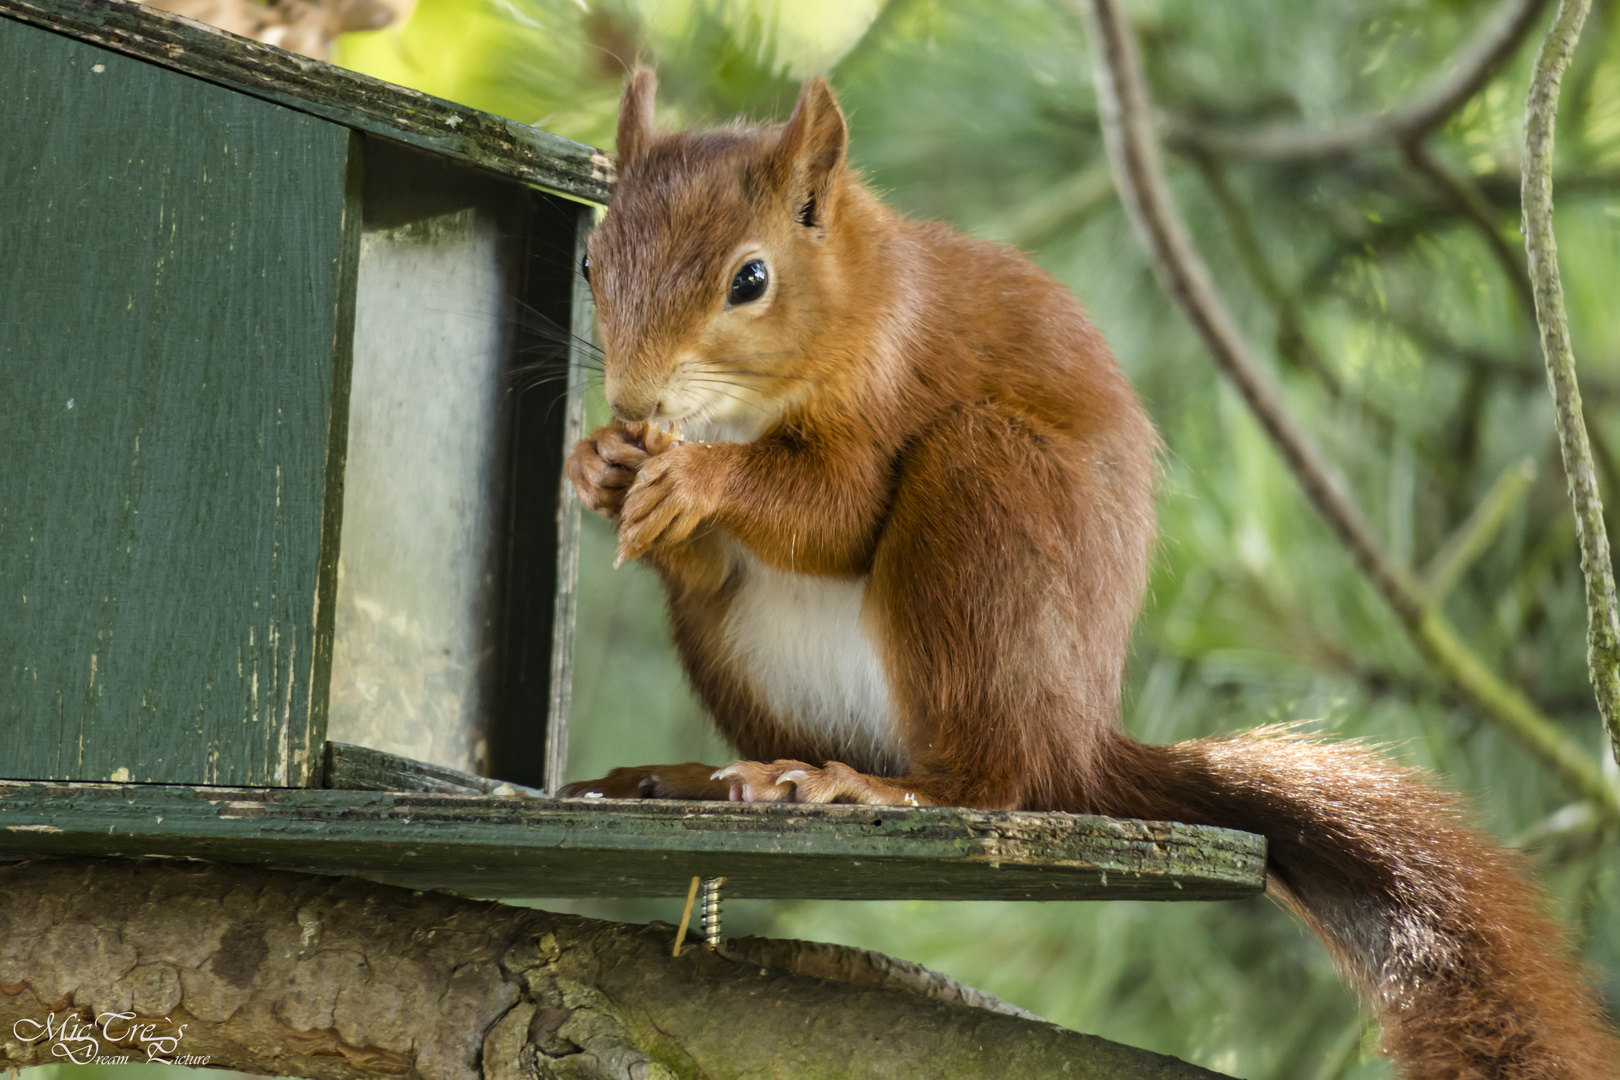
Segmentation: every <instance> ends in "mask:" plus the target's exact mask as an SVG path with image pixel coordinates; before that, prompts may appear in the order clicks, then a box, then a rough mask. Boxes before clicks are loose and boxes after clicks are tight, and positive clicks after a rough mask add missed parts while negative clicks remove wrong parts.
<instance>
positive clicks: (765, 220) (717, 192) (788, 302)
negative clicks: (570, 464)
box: [586, 68, 849, 438]
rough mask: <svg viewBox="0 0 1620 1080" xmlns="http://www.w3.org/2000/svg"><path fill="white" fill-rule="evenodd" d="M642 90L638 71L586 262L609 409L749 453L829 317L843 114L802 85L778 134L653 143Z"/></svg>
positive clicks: (796, 388) (834, 288) (821, 82)
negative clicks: (716, 437) (713, 435)
mask: <svg viewBox="0 0 1620 1080" xmlns="http://www.w3.org/2000/svg"><path fill="white" fill-rule="evenodd" d="M656 88H657V80H656V79H655V77H654V76H653V73H652V72H651V71H649V70H647V69H645V68H642V69H639V70H637V71H636V72H635V73H634V74H632V75H631V76H630V81H629V83H628V85H627V86H626V87H625V91H624V98H623V100H622V102H621V105H620V112H619V137H618V143H619V145H618V154H619V180H618V184H617V186H616V188H615V189H614V193H613V200H612V202H611V204H610V205H609V207H608V213H607V216H606V217H605V218H604V219H603V221H602V224H601V225H600V226H599V227H598V228H597V229H596V230H595V231H594V232H593V233H592V235H591V238H590V242H589V246H588V248H587V252H588V254H587V256H586V274H587V276H588V278H589V279H590V283H591V289H592V292H593V293H594V294H595V297H596V309H597V322H598V326H599V327H600V329H601V333H602V344H603V347H604V351H605V354H606V391H607V399H608V404H609V405H611V406H612V408H613V412H614V415H616V416H617V417H619V418H620V419H621V420H627V421H639V420H651V421H654V422H662V423H678V422H681V421H691V422H693V423H704V424H709V425H714V426H716V427H718V428H720V429H721V430H728V431H732V432H741V433H745V434H743V435H741V436H740V437H744V438H751V437H754V436H756V435H757V434H759V433H760V432H762V431H763V430H765V429H766V428H768V427H769V426H770V424H771V422H772V421H773V420H774V419H776V417H778V416H780V415H781V412H782V410H783V409H785V408H786V407H787V406H788V404H790V403H791V402H792V401H793V399H794V398H796V397H798V396H800V394H801V393H802V392H803V390H804V388H805V380H806V378H807V376H808V375H810V374H811V373H810V372H809V371H808V369H807V368H806V365H805V363H804V362H803V361H804V358H805V356H806V353H807V351H808V350H809V348H810V347H811V345H812V343H813V342H816V341H817V339H818V335H819V334H820V333H821V332H822V331H823V330H824V329H825V316H826V313H827V312H828V311H829V310H836V305H835V303H834V301H835V300H837V299H838V298H839V293H840V284H841V282H840V274H839V270H838V264H837V260H836V258H835V256H834V252H833V250H832V249H833V248H834V247H836V243H835V242H833V241H835V240H836V232H837V225H838V223H839V220H840V219H839V215H840V212H841V210H842V209H843V206H842V203H843V202H844V201H846V200H845V199H844V198H843V197H844V195H845V192H846V188H847V185H848V181H847V180H846V177H845V171H846V170H845V163H844V162H845V152H846V149H847V146H848V142H849V135H848V131H847V129H846V128H845V126H844V115H843V113H842V112H841V111H840V110H839V108H838V102H837V100H836V99H835V98H834V97H833V93H832V90H831V88H830V87H829V86H828V85H827V80H826V79H824V78H815V79H811V80H810V81H809V82H807V83H805V84H804V88H803V89H802V90H801V91H800V93H799V100H798V103H797V104H796V105H795V106H794V108H793V115H792V117H791V118H789V120H788V122H787V123H786V124H784V125H783V126H781V127H780V128H744V127H734V128H728V129H722V130H719V131H707V132H676V133H671V134H661V133H659V132H658V131H657V130H656V129H655V128H654V126H653V94H654V92H655V90H656ZM746 433H752V434H746Z"/></svg>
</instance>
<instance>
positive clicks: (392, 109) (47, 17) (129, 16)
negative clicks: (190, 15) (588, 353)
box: [0, 0, 613, 203]
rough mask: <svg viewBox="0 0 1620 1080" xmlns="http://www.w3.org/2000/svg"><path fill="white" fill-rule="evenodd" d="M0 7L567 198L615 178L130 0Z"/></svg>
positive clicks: (456, 115)
mask: <svg viewBox="0 0 1620 1080" xmlns="http://www.w3.org/2000/svg"><path fill="white" fill-rule="evenodd" d="M0 16H3V17H8V18H11V19H18V20H21V21H23V22H28V23H33V24H34V25H36V26H41V27H44V28H46V29H50V30H55V31H58V32H60V33H63V34H70V35H72V36H73V37H76V38H79V39H82V40H84V41H91V42H95V43H97V44H100V45H104V46H106V47H107V48H108V49H112V50H116V51H118V52H121V53H124V54H126V55H128V56H133V57H138V58H140V59H142V60H146V61H148V62H150V63H154V64H161V65H163V66H165V67H169V68H173V69H175V70H176V71H183V72H185V73H186V74H188V75H195V76H197V77H198V78H202V79H207V80H209V81H211V82H216V83H219V84H220V85H222V86H227V87H230V88H232V89H234V90H240V91H243V92H245V93H248V94H252V95H255V96H257V97H261V98H264V99H265V100H267V101H273V102H276V103H277V104H279V105H285V106H287V107H288V108H292V109H297V110H299V111H301V112H306V113H310V114H313V115H315V116H319V117H323V118H325V119H327V120H331V121H334V122H335V123H338V124H342V125H344V126H346V127H350V128H354V129H356V130H359V131H364V132H367V133H370V134H373V135H383V136H386V137H388V138H390V139H396V140H398V141H400V142H403V143H407V144H409V145H411V146H415V147H419V148H421V149H424V150H431V151H434V152H435V153H438V154H443V155H446V156H448V157H452V158H457V159H460V160H462V161H466V162H468V163H470V164H473V165H477V166H479V167H480V168H484V169H489V170H491V171H492V172H496V173H499V174H501V175H503V176H509V177H513V178H515V179H517V180H521V181H523V182H524V183H526V184H530V185H533V186H536V187H541V188H545V189H547V190H549V191H553V192H556V193H558V194H562V195H567V196H569V197H571V198H575V199H582V200H585V201H588V202H596V203H605V202H606V201H607V197H608V193H609V191H610V190H611V186H612V183H613V161H612V159H611V158H610V157H608V156H607V155H606V154H603V153H602V152H600V151H598V150H595V149H593V148H591V147H589V146H585V145H583V144H581V143H576V142H573V141H571V140H569V139H564V138H562V137H561V136H558V135H553V134H551V133H550V132H547V131H541V130H539V129H538V128H532V127H529V126H527V125H526V124H520V123H517V122H515V121H512V120H507V119H504V118H502V117H499V116H492V115H490V114H489V113H483V112H479V111H477V110H476V109H469V108H467V107H465V106H463V105H457V104H454V103H452V102H449V101H444V100H443V99H440V98H436V97H431V96H429V95H427V94H423V93H419V92H418V91H415V90H408V89H406V88H404V87H401V86H394V85H393V84H391V83H385V82H383V81H381V80H380V79H373V78H371V77H370V76H367V75H361V74H359V73H357V72H353V71H347V70H344V69H343V68H339V67H335V66H333V65H331V64H327V63H322V62H321V61H318V60H311V59H309V58H308V57H304V56H299V55H297V54H296V53H290V52H287V51H285V50H283V49H278V48H275V47H274V46H271V45H263V44H260V43H259V42H256V41H250V40H248V39H247V38H242V37H238V36H236V35H235V34H231V33H227V32H225V31H223V30H218V29H216V28H214V27H211V26H204V25H203V24H201V23H196V22H192V21H191V20H190V19H185V18H182V17H180V16H178V15H173V14H170V13H169V12H166V11H158V10H156V9H154V8H147V7H142V6H141V5H140V4H137V3H131V2H128V0H0ZM8 129H10V124H9V122H8Z"/></svg>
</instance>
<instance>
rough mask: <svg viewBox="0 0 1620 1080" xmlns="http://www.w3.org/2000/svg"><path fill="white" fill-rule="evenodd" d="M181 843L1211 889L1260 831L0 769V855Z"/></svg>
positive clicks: (594, 866) (1105, 888)
mask: <svg viewBox="0 0 1620 1080" xmlns="http://www.w3.org/2000/svg"><path fill="white" fill-rule="evenodd" d="M40 855H106V856H127V857H159V858H197V859H207V860H211V861H217V862H228V863H242V864H249V865H254V866H263V867H275V868H280V869H288V870H303V871H309V872H313V873H322V874H360V875H363V876H365V877H369V878H372V879H375V880H377V881H385V882H390V883H393V884H397V885H404V886H408V887H411V888H418V889H433V888H447V889H453V890H455V891H456V892H459V893H463V894H467V895H471V896H481V897H577V896H617V897H627V896H683V895H685V892H686V886H687V883H688V882H689V881H690V880H691V878H692V876H693V875H694V874H698V875H703V876H706V877H714V876H721V875H723V876H724V877H725V878H726V879H727V883H726V894H727V895H728V896H749V897H802V898H821V899H849V900H856V899H859V900H879V899H884V900H897V899H954V900H1106V899H1121V900H1123V899H1133V900H1223V899H1229V898H1233V897H1239V896H1246V895H1250V894H1253V893H1256V892H1258V891H1260V890H1261V889H1262V888H1263V887H1264V882H1265V840H1264V839H1263V838H1261V837H1258V836H1252V835H1250V834H1247V833H1240V832H1232V831H1229V830H1226V829H1213V828H1207V827H1202V826H1189V825H1179V824H1168V823H1164V822H1148V821H1117V820H1113V819H1110V818H1102V817H1089V816H1083V815H1074V814H1038V813H1022V812H1008V811H985V810H964V809H960V808H956V807H924V808H921V809H904V808H899V807H895V808H887V807H868V806H779V805H778V806H772V805H759V804H740V803H674V802H658V801H640V800H623V801H618V800H616V801H613V802H602V801H595V800H583V799H565V800H558V799H538V798H532V797H526V796H523V795H453V794H421V793H404V792H386V791H354V790H347V791H345V790H306V789H293V788H228V787H187V786H169V785H159V784H87V783H40V782H22V781H4V780H0V859H18V858H29V857H33V856H40Z"/></svg>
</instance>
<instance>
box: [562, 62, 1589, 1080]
mask: <svg viewBox="0 0 1620 1080" xmlns="http://www.w3.org/2000/svg"><path fill="white" fill-rule="evenodd" d="M655 89H656V80H655V78H654V76H653V74H652V72H650V71H648V70H645V69H641V70H638V71H636V72H635V73H634V74H633V75H632V76H631V78H630V81H629V83H628V85H627V87H626V89H625V92H624V97H623V101H622V102H621V112H620V119H619V129H618V155H619V180H618V184H617V187H616V188H615V189H614V194H613V198H612V202H611V204H610V206H609V208H608V213H607V215H606V217H605V218H604V219H603V221H602V223H601V225H600V226H599V227H598V228H597V229H596V230H595V231H594V232H593V234H592V235H591V238H590V240H589V244H588V247H587V249H586V250H587V256H586V273H587V276H588V278H589V281H590V285H591V288H592V290H593V292H594V294H595V298H596V308H597V318H598V326H599V329H600V332H601V340H602V345H603V349H604V357H605V390H606V394H607V399H608V403H609V404H610V405H611V407H612V410H613V414H614V417H615V419H614V422H613V423H611V424H609V425H608V426H606V427H603V428H600V429H598V430H596V431H594V432H592V433H591V434H590V435H589V436H588V437H587V438H585V439H584V440H582V441H581V442H580V443H579V444H578V445H577V446H576V447H575V448H574V450H573V452H572V454H571V456H570V457H569V460H568V464H567V469H568V475H569V477H570V478H571V479H572V481H573V483H574V485H575V486H576V487H577V489H578V491H579V493H580V497H581V498H582V500H583V501H584V504H585V505H586V506H588V507H590V508H591V509H593V510H596V511H597V512H599V513H601V514H602V515H604V516H605V517H607V518H608V520H610V521H612V522H614V523H616V525H617V526H618V543H619V558H620V559H621V560H625V559H637V558H640V559H644V560H645V561H646V562H648V563H649V564H651V565H652V566H653V567H654V568H655V569H656V570H657V572H658V574H659V576H660V577H661V579H662V581H663V585H664V589H665V591H666V594H667V598H668V606H669V613H670V617H671V619H672V621H673V625H674V632H675V640H676V643H677V645H678V647H679V650H680V654H681V658H682V661H683V663H684V665H685V669H686V672H687V674H688V676H689V677H690V679H691V681H692V684H693V686H694V687H695V688H696V690H697V693H698V695H699V697H700V698H701V699H702V701H703V704H704V705H705V707H706V708H707V710H708V711H709V712H710V713H711V715H712V716H713V717H714V720H715V723H716V724H717V725H718V727H719V729H720V731H721V733H722V734H723V735H724V736H725V737H726V738H727V739H728V740H729V741H730V742H731V744H732V745H733V746H735V747H736V748H737V750H738V751H739V752H740V753H741V754H742V755H744V757H745V760H743V761H739V762H737V763H735V764H733V765H730V766H727V767H725V768H721V769H716V768H714V767H713V766H710V765H701V764H696V763H687V764H683V765H651V766H641V767H635V768H622V769H615V770H613V771H612V772H611V773H609V774H608V775H607V776H606V777H603V778H602V779H599V780H591V781H587V782H584V783H576V784H571V785H569V786H568V787H566V788H565V789H564V790H563V794H564V795H568V796H577V795H584V794H586V793H591V794H595V795H599V796H607V797H643V798H676V799H732V800H738V799H742V800H750V801H796V802H860V803H873V804H902V805H919V804H921V805H927V804H945V805H960V806H972V807H984V808H991V809H1024V810H1060V811H1068V812H1072V813H1085V814H1109V815H1114V816H1120V817H1136V818H1150V819H1159V820H1174V821H1183V822H1190V823H1197V824H1209V825H1218V826H1224V827H1227V828H1233V829H1243V830H1247V831H1250V832H1256V833H1261V834H1263V835H1264V836H1266V837H1267V838H1268V841H1269V851H1270V854H1269V885H1268V888H1269V891H1270V892H1271V894H1272V895H1273V896H1274V897H1275V898H1276V899H1277V900H1278V901H1279V902H1280V903H1282V904H1283V905H1284V906H1285V907H1287V908H1288V909H1290V910H1291V911H1293V912H1295V913H1296V914H1297V915H1298V916H1299V917H1301V918H1302V919H1303V920H1304V921H1305V922H1306V923H1307V924H1309V925H1310V927H1311V928H1312V929H1313V930H1315V931H1316V933H1317V934H1318V935H1319V936H1320V937H1321V938H1322V939H1323V940H1324V942H1325V943H1326V944H1327V946H1328V948H1329V949H1330V950H1331V951H1332V953H1333V956H1334V958H1335V960H1336V961H1337V963H1338V965H1339V968H1340V970H1341V971H1342V972H1343V973H1344V974H1345V976H1346V977H1347V979H1348V981H1349V982H1350V983H1351V984H1352V985H1353V986H1354V987H1355V989H1356V990H1357V991H1358V992H1359V993H1360V994H1361V996H1362V998H1363V1000H1364V1001H1366V1002H1367V1003H1368V1004H1369V1006H1370V1007H1371V1008H1372V1009H1373V1010H1374V1011H1375V1012H1376V1013H1377V1014H1378V1017H1379V1019H1380V1021H1381V1022H1382V1024H1383V1029H1384V1047H1385V1050H1386V1052H1387V1053H1389V1054H1390V1055H1391V1056H1392V1057H1393V1058H1394V1059H1395V1060H1396V1062H1397V1063H1398V1065H1399V1068H1400V1073H1401V1075H1402V1076H1404V1077H1408V1078H1412V1080H1416V1078H1423V1080H1434V1078H1464V1077H1473V1078H1486V1077H1489V1078H1492V1080H1508V1078H1512V1080H1532V1078H1534V1080H1553V1078H1558V1080H1577V1078H1579V1080H1614V1077H1615V1076H1616V1075H1617V1071H1620V1067H1617V1061H1620V1053H1617V1043H1616V1041H1615V1039H1614V1038H1613V1036H1612V1035H1611V1034H1610V1033H1609V1032H1608V1031H1607V1030H1606V1028H1605V1027H1604V1025H1603V1024H1602V1022H1601V1020H1600V1013H1599V1009H1598V1007H1597V1005H1596V1003H1595V1001H1594V1000H1593V997H1592V995H1591V994H1590V992H1589V991H1588V989H1587V988H1586V986H1585V985H1584V983H1583V979H1582V976H1581V972H1580V971H1579V969H1578V968H1577V966H1576V965H1575V963H1574V962H1573V961H1572V960H1571V959H1570V953H1569V949H1568V947H1567V945H1566V943H1565V939H1564V934H1563V933H1562V931H1561V930H1560V929H1558V928H1557V927H1556V926H1555V925H1554V924H1553V923H1551V922H1550V921H1549V920H1548V919H1547V918H1545V917H1544V916H1543V915H1542V914H1541V908H1542V906H1543V902H1542V899H1541V897H1540V896H1539V895H1538V894H1537V893H1536V892H1535V891H1534V890H1533V889H1532V888H1531V887H1530V886H1529V885H1528V884H1526V882H1525V879H1524V872H1523V866H1522V860H1521V859H1520V858H1519V857H1517V856H1515V855H1513V854H1511V853H1509V852H1507V851H1505V850H1503V849H1501V848H1500V847H1498V846H1497V845H1495V844H1494V843H1493V842H1492V841H1490V840H1489V839H1487V838H1486V837H1485V836H1484V835H1483V834H1481V833H1480V832H1479V831H1478V830H1476V829H1475V828H1474V827H1472V826H1471V825H1469V824H1468V823H1467V822H1466V821H1465V820H1464V818H1463V815H1462V814H1461V813H1460V812H1459V810H1458V809H1457V807H1456V805H1455V803H1454V801H1453V800H1452V799H1451V798H1450V797H1449V796H1447V795H1446V794H1444V793H1443V792H1441V791H1440V790H1438V789H1437V788H1435V787H1434V786H1432V785H1431V784H1430V782H1429V781H1428V780H1427V779H1426V777H1425V776H1423V775H1422V774H1420V773H1418V772H1416V771H1415V770H1411V769H1406V768H1403V767H1401V766H1398V765H1395V764H1392V763H1390V762H1389V761H1387V760H1385V759H1384V758H1383V757H1381V756H1379V755H1378V754H1377V753H1375V752H1374V751H1372V750H1370V749H1368V748H1366V747H1364V746H1362V745H1359V744H1354V743H1334V742H1327V741H1321V740H1318V739H1314V738H1309V737H1305V736H1302V735H1300V734H1297V733H1295V732H1293V731H1291V730H1288V729H1281V728H1269V729H1262V730H1259V731H1251V732H1247V733H1244V734H1238V735H1233V736H1228V737H1224V738H1213V739H1198V740H1193V741H1190V742H1182V743H1175V744H1173V745H1169V746H1147V745H1144V744H1142V743H1138V742H1136V741H1134V740H1133V739H1131V738H1130V737H1129V736H1128V735H1126V734H1125V732H1124V731H1123V730H1122V728H1121V725H1120V684H1121V678H1122V672H1123V669H1124V665H1125V656H1126V649H1127V645H1128V642H1129V638H1130V630H1131V625H1132V622H1133V621H1134V619H1135V617H1136V613H1137V609H1138V607H1139V605H1140V603H1141V599H1142V595H1143V591H1144V588H1145V584H1146V580H1147V572H1148V562H1149V556H1150V551H1151V549H1152V547H1153V545H1154V511H1153V497H1154V483H1155V473H1156V463H1157V455H1158V452H1159V446H1160V444H1159V440H1158V436H1157V434H1156V432H1155V430H1154V427H1153V425H1152V423H1151V421H1149V419H1148V417H1147V415H1146V413H1145V412H1144V411H1143V409H1142V406H1141V405H1140V403H1139V402H1138V401H1137V398H1136V395H1135V393H1134V391H1133V390H1132V388H1131V387H1130V385H1129V384H1128V383H1127V382H1126V379H1125V377H1124V375H1123V374H1122V373H1121V371H1120V369H1119V367H1118V365H1117V364H1116V363H1115V361H1114V359H1113V358H1112V356H1111V355H1110V353H1109V350H1108V347H1107V345H1106V344H1105V343H1104V342H1103V340H1102V338H1101V336H1100V335H1099V334H1098V332H1097V331H1096V330H1095V329H1094V328H1093V327H1092V325H1091V323H1090V322H1089V321H1087V319H1086V317H1085V314H1084V313H1083V312H1082V310H1081V307H1080V305H1079V303H1078V302H1077V301H1076V300H1075V299H1074V298H1073V297H1072V296H1071V295H1070V294H1069V293H1068V291H1067V290H1066V289H1065V288H1064V287H1063V286H1062V285H1060V284H1059V283H1058V282H1057V280H1055V279H1054V278H1053V277H1051V276H1050V275H1049V274H1047V273H1045V272H1044V271H1042V270H1040V269H1038V268H1037V267H1035V266H1034V265H1033V264H1031V263H1030V262H1029V261H1028V260H1026V259H1025V258H1024V257H1023V256H1022V255H1020V254H1019V253H1017V252H1015V251H1012V250H1009V249H1007V248H1005V247H1001V246H998V245H995V244H991V243H986V242H983V241H979V240H974V239H971V238H969V237H966V236H963V235H960V234H958V233H955V232H952V231H951V230H950V229H948V228H946V227H944V226H942V225H938V224H925V223H919V222H915V221H909V220H906V219H904V218H901V217H899V216H898V215H896V214H894V213H893V212H892V211H890V210H888V209H887V208H886V207H884V206H883V204H882V203H881V202H879V200H878V199H877V198H876V197H875V196H874V195H873V194H872V193H871V192H870V191H868V190H867V189H866V188H865V187H864V186H862V184H861V181H860V178H859V176H858V175H857V174H856V173H855V172H854V171H853V170H852V169H851V168H850V167H849V165H848V162H847V160H846V159H847V145H848V132H847V129H846V126H845V122H844V117H843V114H842V112H841V111H840V109H839V107H838V103H837V101H836V99H835V98H834V96H833V93H832V90H831V89H830V88H829V86H828V84H827V82H826V80H825V79H820V78H817V79H812V80H810V81H809V82H807V83H806V84H805V85H804V87H803V90H802V92H801V93H800V95H799V99H798V102H797V104H796V105H795V107H794V109H793V114H792V116H791V118H790V119H789V120H788V121H787V123H786V124H785V125H782V126H780V127H744V126H737V127H731V128H725V129H722V130H717V131H703V132H673V133H660V132H659V131H657V130H656V128H655V126H654V123H653V97H654V92H655ZM674 426H678V428H679V431H680V436H681V437H680V438H678V439H677V438H674V437H672V436H671V435H669V434H666V433H665V431H664V430H663V429H665V428H669V427H674Z"/></svg>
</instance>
